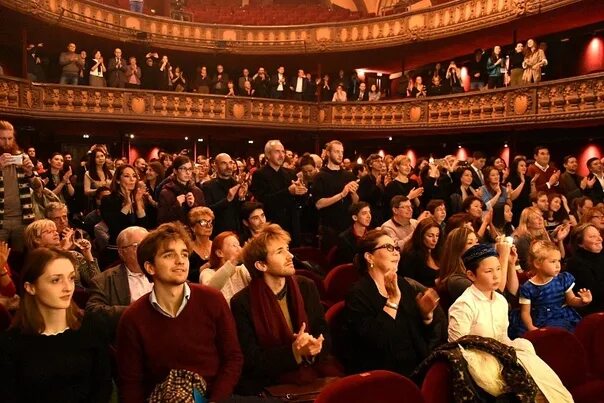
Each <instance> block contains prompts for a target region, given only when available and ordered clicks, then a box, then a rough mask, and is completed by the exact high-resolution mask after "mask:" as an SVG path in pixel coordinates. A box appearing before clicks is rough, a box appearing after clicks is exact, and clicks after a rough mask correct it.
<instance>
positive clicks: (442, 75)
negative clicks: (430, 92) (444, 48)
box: [430, 63, 446, 83]
mask: <svg viewBox="0 0 604 403" xmlns="http://www.w3.org/2000/svg"><path fill="white" fill-rule="evenodd" d="M445 75H446V72H445V69H443V68H442V66H441V64H440V63H436V65H435V66H434V70H432V71H430V80H432V79H433V78H434V77H437V76H438V77H440V82H441V83H442V82H443V81H444V80H445Z"/></svg>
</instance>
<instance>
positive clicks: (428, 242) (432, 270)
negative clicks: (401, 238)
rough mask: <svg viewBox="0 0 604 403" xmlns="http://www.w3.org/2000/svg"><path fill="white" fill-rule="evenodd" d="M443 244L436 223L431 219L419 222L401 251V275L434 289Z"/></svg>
mask: <svg viewBox="0 0 604 403" xmlns="http://www.w3.org/2000/svg"><path fill="white" fill-rule="evenodd" d="M443 243H444V237H443V234H442V230H441V228H440V225H439V224H438V222H436V220H435V219H433V218H431V217H430V218H425V219H423V220H421V221H420V222H419V223H418V224H417V227H416V228H415V230H414V231H413V235H411V239H410V240H409V241H408V242H406V243H405V246H404V248H403V250H402V251H401V261H400V271H401V274H402V275H404V276H406V277H410V278H412V279H414V280H415V281H418V282H420V283H421V284H423V285H424V286H426V287H434V284H435V281H436V278H437V277H438V271H439V270H440V257H441V250H442V244H443Z"/></svg>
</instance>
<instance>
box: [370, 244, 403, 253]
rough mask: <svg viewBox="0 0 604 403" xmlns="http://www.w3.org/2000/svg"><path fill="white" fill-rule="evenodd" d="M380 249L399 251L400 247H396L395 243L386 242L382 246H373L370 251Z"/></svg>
mask: <svg viewBox="0 0 604 403" xmlns="http://www.w3.org/2000/svg"><path fill="white" fill-rule="evenodd" d="M380 249H386V250H387V251H388V252H394V251H397V252H400V251H401V248H400V247H398V245H396V246H395V245H392V244H389V243H387V244H384V245H382V246H378V247H376V248H373V250H372V252H375V251H376V250H380Z"/></svg>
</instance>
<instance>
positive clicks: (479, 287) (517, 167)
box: [0, 121, 604, 402]
mask: <svg viewBox="0 0 604 403" xmlns="http://www.w3.org/2000/svg"><path fill="white" fill-rule="evenodd" d="M15 136H16V134H15V131H14V128H13V126H12V125H11V124H10V123H9V122H7V121H0V151H1V153H0V166H1V170H0V172H1V175H2V177H1V181H2V183H3V189H4V190H3V198H2V199H1V205H0V211H1V213H2V214H1V216H0V219H1V221H0V223H1V225H2V227H1V229H0V241H1V242H2V243H0V265H1V267H0V294H1V295H2V297H1V298H0V309H2V311H7V312H9V313H10V315H11V316H12V324H11V326H10V328H9V329H8V330H7V331H5V332H4V333H2V334H1V335H0V388H1V389H2V391H3V392H2V393H3V399H7V400H6V401H9V402H34V401H57V399H58V401H61V402H82V401H95V402H107V401H109V398H110V395H111V391H112V377H113V378H114V379H116V380H117V390H118V393H119V395H120V397H121V399H122V401H124V402H141V401H144V400H145V399H147V398H151V399H152V401H160V400H153V399H161V398H162V396H163V393H165V392H166V390H168V389H170V387H171V386H173V385H172V384H171V382H174V380H175V379H176V380H183V381H184V382H185V383H186V384H188V385H194V386H191V388H192V389H194V390H195V391H191V393H200V394H203V395H205V396H206V398H207V399H208V401H223V400H227V399H234V400H233V401H250V402H252V401H255V399H256V398H257V397H256V396H257V395H258V394H259V393H261V392H262V391H263V390H265V388H266V387H270V386H272V385H278V384H292V383H297V384H305V383H309V384H310V383H312V382H314V381H315V380H317V379H320V378H325V377H333V376H342V375H343V374H346V373H357V372H362V371H367V370H374V369H387V370H390V371H394V372H398V373H400V374H403V375H406V376H410V375H411V374H412V373H413V372H414V371H415V369H416V368H417V367H418V366H419V365H420V364H421V363H422V362H423V361H424V360H425V359H427V358H429V357H430V355H431V353H432V352H433V350H434V348H435V347H436V346H438V345H440V344H442V343H445V342H446V340H447V339H449V341H455V340H457V339H459V338H461V337H463V336H465V335H477V336H484V337H490V338H493V339H495V340H497V341H498V342H500V343H502V344H504V345H506V346H509V347H513V348H514V349H515V350H516V351H517V355H518V358H519V360H521V362H522V364H523V366H524V368H525V370H526V371H527V372H528V373H530V374H531V376H532V377H533V379H534V381H535V384H536V385H537V387H538V388H539V390H540V391H541V393H543V395H544V396H546V397H547V399H548V400H549V401H556V402H563V401H570V400H569V393H568V391H567V390H566V389H565V387H564V386H563V385H562V383H561V382H560V380H559V379H558V378H557V376H556V374H555V373H554V372H553V371H552V370H551V369H550V368H549V367H548V366H547V364H545V363H544V362H543V361H541V360H540V358H539V357H538V356H536V355H535V352H534V350H532V347H531V346H530V344H527V343H528V341H526V340H524V339H522V338H521V337H522V335H523V334H525V332H526V331H531V330H535V329H539V328H543V327H560V328H563V329H566V330H567V331H570V332H572V331H574V329H575V328H576V326H577V323H578V322H579V321H580V320H581V318H582V316H584V315H586V314H589V313H593V312H602V311H604V270H603V268H604V252H603V251H602V234H603V233H604V190H603V189H604V171H603V165H602V164H603V161H602V160H601V159H600V158H597V157H594V158H591V159H589V160H588V161H587V164H586V168H587V169H588V170H589V175H588V176H586V177H583V176H581V175H580V174H578V172H577V171H578V163H577V157H576V156H573V155H568V156H566V157H565V158H564V160H563V161H564V163H563V168H564V172H563V173H561V172H560V170H559V168H558V167H557V166H556V165H555V164H554V161H552V160H551V158H550V154H549V150H548V148H547V147H545V146H538V147H536V148H535V149H534V151H533V154H532V155H530V156H529V158H527V157H526V156H524V155H513V156H510V159H511V160H512V163H511V164H510V167H509V168H508V167H507V165H506V163H505V161H504V160H503V159H501V158H499V157H498V156H492V158H490V159H489V163H488V164H487V155H485V154H484V153H483V152H481V151H475V152H474V153H473V155H472V157H471V158H470V159H469V161H460V160H458V159H457V158H455V157H453V156H445V157H444V158H442V159H438V160H433V159H423V158H422V159H421V160H418V161H417V162H416V163H415V164H413V163H412V161H410V160H409V158H407V157H406V156H402V155H399V156H392V155H385V156H383V157H382V156H381V155H380V154H374V155H371V156H370V157H369V158H367V159H366V160H365V164H366V165H367V166H366V167H361V168H359V166H357V165H355V164H351V163H350V160H349V159H347V158H345V153H344V151H345V150H344V147H343V144H342V143H341V142H340V141H338V140H333V141H330V142H329V143H327V144H326V146H325V149H324V150H323V153H322V155H314V154H308V153H307V154H303V155H299V154H296V153H294V152H293V151H291V150H286V149H285V148H284V145H283V144H282V143H281V142H280V141H279V140H270V141H268V142H267V143H266V145H265V148H264V152H263V153H262V154H261V155H259V156H249V157H248V158H245V159H244V158H237V159H233V158H232V157H231V156H230V155H228V154H225V153H221V154H218V155H216V156H214V157H213V158H207V157H205V156H199V157H198V158H196V160H192V159H191V158H190V157H189V156H187V155H186V153H184V152H183V153H180V154H176V155H173V154H170V153H167V152H165V151H162V152H161V153H160V155H159V156H158V158H157V159H155V158H153V159H150V160H146V159H144V158H138V159H136V160H135V161H132V163H133V164H132V165H130V161H127V160H124V159H123V158H117V157H115V158H114V157H111V156H110V155H109V153H108V151H107V148H106V147H105V146H103V145H95V146H94V147H92V149H91V150H90V152H89V155H88V158H87V159H84V162H83V164H82V165H81V166H75V165H72V164H73V163H74V160H73V159H72V156H71V155H68V154H67V153H59V152H58V151H57V152H56V153H51V154H49V155H48V156H43V157H42V156H40V155H37V154H36V149H35V147H28V148H26V149H25V151H26V152H25V153H23V151H21V148H20V147H19V145H18V144H17V141H16V137H15ZM47 157H48V158H47ZM59 157H60V158H59ZM353 172H354V173H353ZM357 175H359V176H360V179H358V176H357ZM35 181H37V182H39V184H41V185H42V186H43V187H44V189H46V190H47V191H48V192H50V193H51V194H53V195H55V196H57V198H50V197H48V198H44V197H42V198H39V197H35V196H34V191H33V190H32V188H31V187H30V186H29V183H31V182H35ZM527 189H528V190H527ZM525 193H526V196H523V195H525ZM43 194H45V193H43ZM58 196H60V197H61V199H59V197H58ZM34 205H35V206H36V208H34V207H33V206H34ZM517 211H520V214H518V215H517V214H515V212H517ZM36 214H43V215H42V216H36ZM299 246H309V247H314V248H316V250H321V251H322V252H321V253H322V256H326V257H333V261H328V262H327V263H326V265H325V266H317V265H313V264H310V263H309V262H307V261H305V260H304V258H303V257H299V256H296V253H297V252H296V250H297V248H298V247H299ZM351 263H352V264H353V265H354V267H355V270H358V272H356V273H357V274H356V276H357V277H356V278H357V281H356V282H355V283H354V284H352V285H351V286H350V287H349V288H348V289H347V290H346V291H347V292H346V298H345V302H344V310H343V315H344V316H343V318H344V321H343V323H344V326H343V328H342V334H344V340H345V342H346V343H345V344H346V346H343V345H337V346H336V347H337V348H334V343H336V339H334V338H333V337H332V334H331V333H330V327H329V326H328V325H327V322H326V318H325V311H324V307H323V304H322V302H323V303H326V301H325V300H322V297H323V296H322V295H321V293H320V288H319V287H318V286H317V285H318V284H317V283H316V282H315V280H316V278H317V277H318V278H321V277H323V276H325V275H328V274H329V273H330V271H331V269H332V268H333V267H334V266H335V265H338V264H344V266H346V265H347V264H348V265H350V264H351ZM302 265H303V268H305V269H308V270H310V271H312V272H313V274H314V277H303V276H300V275H297V274H298V269H300V268H302V267H299V266H302ZM339 267H340V268H339V269H337V270H345V268H344V269H342V268H341V267H342V266H339ZM335 302H337V301H331V303H335ZM508 305H509V306H511V307H512V308H511V311H510V310H509V309H508ZM508 313H509V316H508ZM342 340H343V339H342V337H338V338H337V343H342ZM110 348H111V349H113V351H114V356H115V357H116V364H115V366H114V368H113V371H112V365H111V359H110V357H111V355H110ZM343 348H344V349H345V348H350V349H351V350H350V351H353V352H354V354H346V355H345V358H347V359H342V357H340V356H339V355H338V356H336V354H335V351H342V349H343ZM115 368H117V371H116V370H115ZM227 401H228V400H227ZM269 401H270V400H269Z"/></svg>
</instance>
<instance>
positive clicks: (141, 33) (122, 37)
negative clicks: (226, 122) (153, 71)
mask: <svg viewBox="0 0 604 403" xmlns="http://www.w3.org/2000/svg"><path fill="white" fill-rule="evenodd" d="M355 3H356V2H355ZM0 6H3V7H6V8H8V9H12V10H14V11H17V12H19V13H22V14H25V15H29V16H31V17H33V18H36V19H38V20H42V21H44V22H46V23H48V24H51V25H52V26H58V27H63V28H66V29H71V30H74V31H78V32H81V33H86V34H89V33H94V35H96V36H99V37H103V38H106V39H111V40H115V41H122V42H124V41H125V42H138V43H141V44H145V45H147V46H150V47H154V48H162V49H175V50H183V51H189V52H200V53H209V52H228V53H233V54H262V55H270V54H280V55H283V54H301V53H321V52H343V51H349V50H355V51H358V50H363V49H376V48H386V47H395V46H401V45H406V44H413V43H418V42H424V41H435V40H440V39H443V38H451V37H456V36H457V37H458V36H460V35H463V34H468V33H475V32H478V31H482V32H488V34H489V35H491V37H493V35H494V33H495V32H499V33H500V38H499V39H495V38H493V39H494V40H496V41H502V40H503V39H501V38H504V39H508V40H509V35H510V34H509V33H510V31H511V30H515V29H524V30H525V32H524V33H523V35H524V36H527V35H530V36H532V35H536V34H546V33H548V32H554V31H556V30H561V29H570V28H573V27H576V26H581V24H589V23H593V22H596V21H598V18H599V17H598V15H601V14H599V13H595V12H591V10H592V9H597V10H600V9H601V7H602V1H601V0H522V1H517V0H457V1H452V2H447V3H444V4H438V5H434V6H432V7H428V8H424V9H419V10H415V11H407V12H403V13H396V14H392V15H386V16H382V17H377V18H365V19H358V20H353V21H340V22H336V21H328V22H323V23H316V24H308V25H280V26H257V25H228V24H223V23H215V22H220V21H223V19H216V20H215V21H213V22H214V23H208V22H206V23H196V22H188V21H179V20H174V19H170V18H165V17H158V16H153V15H147V14H138V13H132V12H130V11H127V10H124V9H121V8H117V7H113V6H110V5H107V4H102V3H99V2H94V1H90V0H35V1H33V0H0ZM600 20H601V18H600ZM282 21H287V22H288V23H290V22H295V23H298V24H299V23H304V22H307V20H304V19H303V18H300V19H294V18H291V17H290V16H288V18H287V20H282ZM244 22H245V21H244ZM284 23H285V22H284ZM511 24H513V27H512V25H511Z"/></svg>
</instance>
